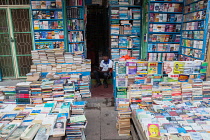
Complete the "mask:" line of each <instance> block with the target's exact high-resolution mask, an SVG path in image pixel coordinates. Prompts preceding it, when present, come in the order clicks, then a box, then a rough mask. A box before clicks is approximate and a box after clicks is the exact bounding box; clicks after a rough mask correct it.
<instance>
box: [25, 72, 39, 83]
mask: <svg viewBox="0 0 210 140" xmlns="http://www.w3.org/2000/svg"><path fill="white" fill-rule="evenodd" d="M40 76H41V74H40V73H38V72H30V73H27V74H26V77H27V78H26V81H29V82H32V81H38V80H39V79H40Z"/></svg>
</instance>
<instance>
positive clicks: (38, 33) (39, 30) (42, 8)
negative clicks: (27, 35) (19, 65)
mask: <svg viewBox="0 0 210 140" xmlns="http://www.w3.org/2000/svg"><path fill="white" fill-rule="evenodd" d="M62 7H63V3H62V0H51V1H47V0H43V1H40V0H31V9H32V14H33V19H32V22H33V30H34V40H35V49H54V48H64V46H65V45H64V20H63V19H64V17H63V8H62Z"/></svg>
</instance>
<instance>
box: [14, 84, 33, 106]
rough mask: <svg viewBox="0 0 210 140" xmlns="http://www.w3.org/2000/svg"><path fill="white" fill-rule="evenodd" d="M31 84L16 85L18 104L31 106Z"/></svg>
mask: <svg viewBox="0 0 210 140" xmlns="http://www.w3.org/2000/svg"><path fill="white" fill-rule="evenodd" d="M30 84H31V82H21V83H17V85H16V88H15V90H16V104H30V103H31V100H30Z"/></svg>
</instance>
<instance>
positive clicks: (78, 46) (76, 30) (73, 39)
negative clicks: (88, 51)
mask: <svg viewBox="0 0 210 140" xmlns="http://www.w3.org/2000/svg"><path fill="white" fill-rule="evenodd" d="M66 8H67V29H68V46H69V48H68V49H69V51H70V52H72V53H75V52H81V53H83V52H84V50H85V47H86V40H85V24H86V20H85V17H84V14H85V4H84V1H83V0H73V1H66Z"/></svg>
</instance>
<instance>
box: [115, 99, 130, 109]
mask: <svg viewBox="0 0 210 140" xmlns="http://www.w3.org/2000/svg"><path fill="white" fill-rule="evenodd" d="M115 104H116V105H115V106H116V110H119V111H124V110H129V99H127V98H116V102H115Z"/></svg>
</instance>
